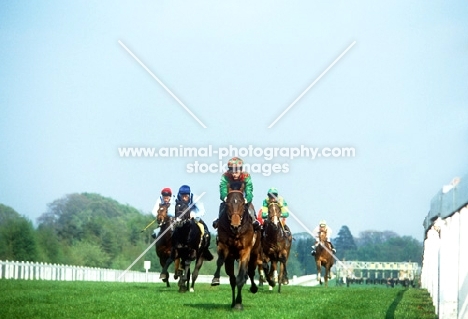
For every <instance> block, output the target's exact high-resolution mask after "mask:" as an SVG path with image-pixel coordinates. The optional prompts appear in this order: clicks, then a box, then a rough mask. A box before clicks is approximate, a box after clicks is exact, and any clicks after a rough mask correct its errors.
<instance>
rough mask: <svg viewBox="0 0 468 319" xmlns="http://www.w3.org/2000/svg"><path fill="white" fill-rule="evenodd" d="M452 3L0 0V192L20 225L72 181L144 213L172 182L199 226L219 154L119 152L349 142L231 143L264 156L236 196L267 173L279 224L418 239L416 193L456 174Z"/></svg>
mask: <svg viewBox="0 0 468 319" xmlns="http://www.w3.org/2000/svg"><path fill="white" fill-rule="evenodd" d="M467 16H468V3H464V2H461V1H430V2H429V1H412V2H410V3H408V2H407V1H386V2H376V1H359V2H353V1H255V2H252V1H190V2H188V1H138V2H133V1H127V2H119V3H115V2H114V1H99V2H98V3H88V2H84V1H71V2H67V3H65V2H62V1H48V2H41V1H27V2H26V1H2V2H1V3H0V41H1V45H0V167H1V170H0V203H3V204H5V205H8V206H10V207H12V208H13V209H15V210H16V211H17V212H18V213H19V214H21V215H24V216H26V217H28V218H29V219H31V220H32V221H33V222H34V223H36V219H37V218H38V217H39V216H40V215H41V214H43V213H45V212H46V211H47V209H48V206H47V205H48V204H50V203H52V202H53V201H55V200H57V199H60V198H62V197H64V196H66V195H67V194H71V193H82V192H93V193H98V194H101V195H103V196H105V197H110V198H113V199H115V200H117V201H118V202H120V203H122V204H128V205H131V206H133V207H135V208H137V209H139V210H141V211H142V212H144V213H149V212H150V211H151V210H152V208H153V205H154V203H155V201H156V199H157V197H158V196H159V192H160V190H161V189H162V188H164V187H171V188H172V189H173V190H177V189H178V188H179V186H181V185H183V184H188V185H190V186H191V188H192V191H193V192H194V193H195V194H198V195H201V194H204V195H203V196H202V197H201V198H200V200H201V201H202V202H203V203H204V206H205V208H206V215H205V220H206V221H207V223H208V225H210V226H211V221H212V220H213V219H215V218H216V216H217V214H218V207H219V203H220V199H219V189H218V185H219V180H220V177H221V173H222V168H219V167H218V166H220V165H219V161H221V163H223V164H224V163H226V162H227V160H228V159H229V156H225V157H223V158H221V159H219V158H218V156H217V154H216V153H214V155H213V156H211V157H208V156H204V154H203V153H199V154H198V156H186V157H183V156H179V157H176V156H172V157H171V156H159V157H143V156H142V157H124V156H120V154H119V148H129V147H134V148H139V147H145V148H155V149H157V150H161V149H165V148H166V149H167V148H176V149H177V148H178V149H183V147H193V148H198V150H201V151H200V152H202V151H203V150H204V149H207V148H208V147H210V146H211V147H212V149H213V150H215V151H216V150H221V149H224V148H227V149H229V148H231V149H233V150H235V149H237V150H240V149H243V148H245V149H248V148H249V146H250V147H251V149H252V150H253V149H255V150H256V151H257V152H258V153H257V155H258V154H260V152H263V153H262V154H263V155H264V154H266V153H265V152H268V151H269V150H273V149H275V148H276V149H278V152H279V150H282V152H283V153H281V154H283V155H285V154H286V153H285V152H287V151H288V150H290V151H291V150H295V149H300V148H301V147H309V148H317V149H319V150H320V151H322V150H326V148H330V149H335V148H337V149H336V150H335V152H338V150H340V149H341V148H352V149H353V150H354V156H351V157H334V156H330V157H325V156H321V157H319V156H317V157H316V158H314V159H312V158H310V156H309V157H306V156H304V157H297V158H293V159H291V158H288V157H286V156H282V155H281V154H280V153H277V155H276V156H273V157H272V158H271V159H270V158H269V157H268V158H265V156H263V157H262V156H255V155H254V154H252V156H249V154H247V155H245V156H242V158H243V160H244V162H245V163H248V164H251V165H253V164H256V165H264V166H256V167H257V169H256V171H255V172H254V171H252V172H251V174H252V181H253V186H254V200H253V204H254V205H255V207H256V209H257V210H258V209H259V208H260V206H261V204H262V201H263V199H264V197H265V196H266V194H267V191H268V189H269V188H270V187H276V188H278V190H279V194H280V195H281V196H283V197H284V198H285V200H286V201H287V202H288V204H289V209H290V211H291V217H290V218H289V219H288V224H289V225H290V227H291V228H292V231H293V232H303V231H307V230H311V229H313V228H314V227H315V226H316V224H318V223H319V221H320V220H322V219H325V220H326V221H327V222H328V225H329V226H330V227H331V228H332V229H333V230H334V235H333V236H332V237H334V236H335V235H336V233H337V232H338V231H339V229H340V228H341V227H342V226H344V225H346V226H348V228H349V229H350V231H351V233H352V234H353V235H354V236H356V237H358V236H359V234H360V232H363V231H367V230H376V231H387V230H389V231H394V232H396V233H397V234H398V235H400V236H412V237H414V238H416V239H418V240H420V241H422V240H423V239H424V228H423V226H422V223H423V221H424V218H425V217H426V215H427V214H428V211H429V209H430V202H431V200H432V198H433V197H434V196H435V195H436V194H437V192H439V191H440V190H441V188H442V186H443V185H446V184H449V183H450V181H451V180H452V179H453V178H454V177H464V176H467V173H468V171H467V167H468V165H467V155H468V148H467V144H468V107H467V101H468V87H467V85H468V37H467V34H468V20H467V19H466V17H467ZM273 123H274V124H273ZM272 124H273V125H272ZM231 154H232V155H235V154H234V153H231ZM336 154H338V153H336ZM196 161H198V163H199V164H204V165H210V164H211V165H212V166H211V167H212V168H214V169H213V171H214V172H205V173H202V172H189V167H191V166H190V165H193V164H194V163H195V162H196ZM265 164H266V165H265ZM273 164H277V165H282V166H280V167H281V169H280V170H279V172H276V173H272V174H268V172H267V168H268V165H273ZM205 167H206V166H205ZM260 168H261V169H260ZM467 178H468V176H467ZM144 226H146V225H142V228H143V227H144Z"/></svg>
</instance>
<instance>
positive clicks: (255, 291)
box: [250, 286, 258, 294]
mask: <svg viewBox="0 0 468 319" xmlns="http://www.w3.org/2000/svg"><path fill="white" fill-rule="evenodd" d="M257 291H258V287H257V286H251V287H250V292H251V293H253V294H256V293H257Z"/></svg>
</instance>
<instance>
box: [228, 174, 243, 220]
mask: <svg viewBox="0 0 468 319" xmlns="http://www.w3.org/2000/svg"><path fill="white" fill-rule="evenodd" d="M226 206H227V216H228V219H229V221H230V222H231V227H232V228H234V229H237V228H239V227H240V226H241V224H242V219H243V218H244V212H245V199H244V184H243V183H239V184H237V183H231V185H230V186H229V191H228V195H227V199H226Z"/></svg>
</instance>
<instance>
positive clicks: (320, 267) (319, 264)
mask: <svg viewBox="0 0 468 319" xmlns="http://www.w3.org/2000/svg"><path fill="white" fill-rule="evenodd" d="M316 254H317V253H316ZM315 263H316V265H317V281H318V282H319V283H320V284H322V278H321V276H320V275H321V273H322V264H321V262H320V260H316V261H315Z"/></svg>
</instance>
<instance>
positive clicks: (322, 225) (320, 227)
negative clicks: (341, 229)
mask: <svg viewBox="0 0 468 319" xmlns="http://www.w3.org/2000/svg"><path fill="white" fill-rule="evenodd" d="M322 230H324V231H325V232H326V234H327V238H326V241H327V242H328V243H329V244H330V246H331V248H332V251H333V253H334V254H336V249H335V247H333V244H332V243H331V242H330V238H331V234H332V229H331V228H330V227H328V226H327V222H326V221H324V220H321V221H320V224H319V225H318V226H317V227H315V228H314V230H313V234H314V237H315V244H314V245H313V246H312V251H311V252H310V254H311V255H312V256H315V249H316V247H317V246H318V244H319V242H320V240H319V233H320V231H322Z"/></svg>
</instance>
